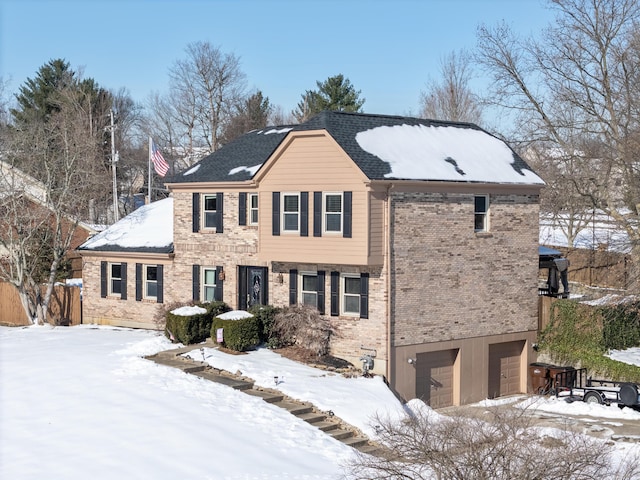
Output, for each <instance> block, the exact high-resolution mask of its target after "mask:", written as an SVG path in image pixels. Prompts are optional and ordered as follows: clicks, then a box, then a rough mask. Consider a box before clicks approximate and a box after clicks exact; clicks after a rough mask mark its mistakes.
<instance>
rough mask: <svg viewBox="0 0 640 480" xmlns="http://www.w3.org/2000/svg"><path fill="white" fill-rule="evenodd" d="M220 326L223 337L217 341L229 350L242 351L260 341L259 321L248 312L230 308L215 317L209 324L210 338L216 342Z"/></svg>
mask: <svg viewBox="0 0 640 480" xmlns="http://www.w3.org/2000/svg"><path fill="white" fill-rule="evenodd" d="M220 328H221V329H222V332H223V339H222V342H218V343H220V344H222V345H224V346H225V347H227V348H229V349H231V350H236V351H238V352H244V351H245V350H250V349H252V348H254V347H256V346H257V345H258V344H259V343H260V321H259V320H258V318H257V317H255V316H253V315H252V314H250V313H249V312H245V311H243V310H232V311H230V312H225V313H222V314H220V315H218V316H217V317H215V318H214V319H213V324H212V326H211V338H212V339H213V340H216V342H217V339H218V329H220Z"/></svg>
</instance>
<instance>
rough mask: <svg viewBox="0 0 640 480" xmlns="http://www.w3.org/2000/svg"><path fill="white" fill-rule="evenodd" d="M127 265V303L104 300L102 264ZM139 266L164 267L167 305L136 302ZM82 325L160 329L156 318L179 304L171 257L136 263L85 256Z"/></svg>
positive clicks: (111, 298) (114, 299)
mask: <svg viewBox="0 0 640 480" xmlns="http://www.w3.org/2000/svg"><path fill="white" fill-rule="evenodd" d="M102 261H106V262H117V263H121V262H126V263H127V299H126V300H122V299H121V298H119V297H114V296H107V297H106V298H102V297H101V296H100V285H101V284H100V262H102ZM136 263H142V264H144V265H158V264H162V265H163V269H164V273H163V283H164V288H163V291H164V302H163V303H158V302H157V301H155V300H148V299H143V300H141V301H136ZM82 284H83V287H82V298H83V301H82V317H83V318H82V321H83V323H96V324H104V325H117V326H122V327H131V328H149V329H157V328H158V325H157V324H156V323H154V317H155V316H156V315H157V313H158V312H159V310H160V309H162V308H163V307H164V306H165V305H167V304H170V303H172V302H173V301H175V298H174V296H173V288H172V285H173V268H172V264H171V261H170V260H169V258H168V255H164V256H159V257H158V258H157V259H144V260H136V259H132V258H116V257H111V256H104V257H103V256H93V255H92V256H90V257H88V256H85V257H84V265H83V269H82Z"/></svg>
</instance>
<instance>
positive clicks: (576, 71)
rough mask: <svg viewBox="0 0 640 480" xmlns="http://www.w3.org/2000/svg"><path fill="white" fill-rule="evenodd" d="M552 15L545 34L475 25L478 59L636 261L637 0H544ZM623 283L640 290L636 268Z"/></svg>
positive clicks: (639, 241)
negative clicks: (623, 237) (623, 236)
mask: <svg viewBox="0 0 640 480" xmlns="http://www.w3.org/2000/svg"><path fill="white" fill-rule="evenodd" d="M550 5H551V6H552V7H553V8H555V9H556V12H557V16H556V19H555V23H554V24H552V25H551V26H550V27H549V28H548V29H547V30H546V31H545V32H543V36H542V39H541V40H539V41H535V40H533V39H520V38H518V37H517V36H516V35H515V34H513V32H511V30H510V29H509V28H508V27H506V26H505V25H504V24H503V25H499V26H497V27H494V28H489V27H486V26H483V27H480V29H479V31H478V38H479V55H478V60H479V61H480V62H481V64H482V65H484V67H485V68H486V69H487V71H488V72H489V73H490V74H491V75H492V76H493V84H492V85H493V87H494V95H493V98H492V101H493V103H494V105H498V106H501V107H504V108H507V109H509V110H510V111H511V112H514V113H515V115H514V116H513V119H514V122H513V125H514V126H515V128H516V130H517V131H518V133H519V134H520V135H522V136H523V137H524V140H527V141H529V142H545V143H546V144H547V145H552V146H553V147H554V148H558V149H559V150H560V151H562V152H563V155H562V156H561V157H559V161H561V162H563V163H564V166H563V169H564V170H565V171H567V172H569V171H570V170H571V168H572V166H573V168H575V166H577V165H579V171H580V172H589V175H588V176H584V175H583V174H580V175H578V176H575V177H571V178H568V180H569V181H570V182H571V183H572V186H573V187H574V188H575V189H576V191H577V192H578V193H579V195H580V196H582V197H584V198H585V199H586V200H587V201H588V202H589V203H590V204H591V206H592V209H596V210H600V211H602V212H604V213H605V214H606V215H609V216H611V217H612V218H613V219H614V220H615V221H616V223H617V225H618V227H619V228H621V229H623V230H624V231H625V232H626V233H627V235H628V238H629V240H630V242H631V249H632V252H631V253H632V258H633V260H634V265H635V267H636V268H638V267H640V228H639V226H640V184H639V181H638V177H639V175H638V173H639V172H638V164H639V163H638V153H639V152H640V150H639V149H638V140H639V138H640V137H639V132H640V122H639V120H640V119H639V114H640V110H638V108H637V105H638V100H639V99H640V96H639V93H640V91H639V88H640V70H639V65H640V62H639V58H640V48H639V43H638V34H637V26H638V21H639V20H640V8H639V5H638V2H637V0H598V1H594V0H550ZM632 277H633V278H632V280H633V282H632V283H630V285H629V287H630V288H633V289H636V288H638V285H637V280H638V276H637V275H633V276H632Z"/></svg>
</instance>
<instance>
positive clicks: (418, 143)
mask: <svg viewBox="0 0 640 480" xmlns="http://www.w3.org/2000/svg"><path fill="white" fill-rule="evenodd" d="M310 130H325V131H326V132H328V133H329V135H331V136H332V137H333V139H334V140H335V141H336V142H337V143H338V144H339V145H340V147H341V148H342V149H343V150H344V151H345V152H346V153H347V155H349V157H350V158H351V159H352V160H353V162H354V163H355V164H356V165H357V166H358V168H360V170H362V172H363V173H364V174H365V175H366V176H367V177H368V178H369V179H370V180H424V181H453V182H482V183H509V184H526V185H544V182H543V180H542V179H541V178H540V177H538V176H537V175H536V174H535V173H534V172H533V170H531V168H530V167H529V166H528V165H527V164H526V162H525V161H524V160H522V158H520V157H519V156H518V155H517V154H516V153H515V152H514V151H513V150H512V149H511V148H510V147H509V146H508V145H507V144H506V143H505V142H503V141H502V140H500V139H498V138H497V137H495V136H493V135H491V134H489V133H488V132H486V131H484V130H482V129H481V128H480V127H478V126H476V125H473V124H469V123H453V122H442V121H435V120H424V119H419V118H411V117H399V116H387V115H370V114H361V113H346V112H322V113H320V114H318V115H316V116H315V117H313V118H311V119H310V120H308V121H307V122H305V123H302V124H299V125H286V126H281V127H270V128H265V129H263V130H255V131H252V132H249V133H246V134H245V135H243V136H241V137H240V138H238V139H236V140H235V141H233V142H231V143H229V144H228V145H225V146H223V147H222V148H221V149H219V150H217V151H216V152H213V153H212V154H210V155H208V156H206V157H204V158H203V159H202V160H200V161H199V162H198V163H197V164H195V165H194V166H193V167H191V168H189V169H188V170H186V171H184V172H181V173H179V174H177V175H175V176H173V177H172V178H170V179H168V181H167V183H168V184H179V183H196V182H233V181H247V180H250V179H252V178H253V176H254V175H255V174H256V172H257V171H258V170H259V169H260V167H261V166H262V165H263V164H264V162H266V161H267V160H268V159H269V158H270V156H271V155H272V154H273V152H274V151H275V150H276V148H277V147H278V146H279V145H280V144H281V143H282V141H283V140H284V138H285V137H286V136H287V135H288V133H289V132H298V131H310Z"/></svg>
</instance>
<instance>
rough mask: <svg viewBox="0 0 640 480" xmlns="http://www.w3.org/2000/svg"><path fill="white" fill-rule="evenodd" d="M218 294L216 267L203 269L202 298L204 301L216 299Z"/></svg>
mask: <svg viewBox="0 0 640 480" xmlns="http://www.w3.org/2000/svg"><path fill="white" fill-rule="evenodd" d="M215 294H216V269H215V268H203V269H202V297H201V298H202V300H203V301H204V302H213V301H215Z"/></svg>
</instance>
